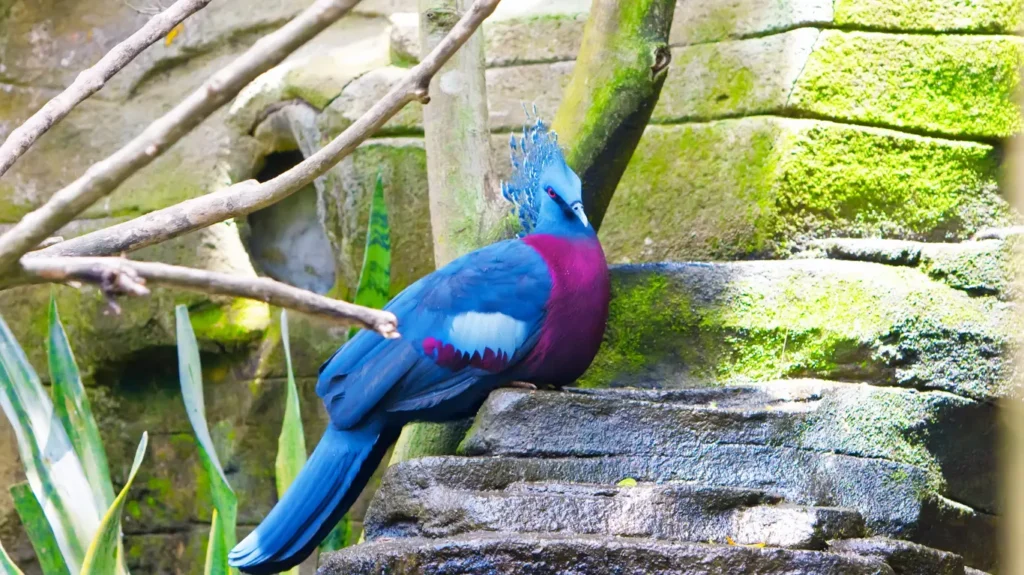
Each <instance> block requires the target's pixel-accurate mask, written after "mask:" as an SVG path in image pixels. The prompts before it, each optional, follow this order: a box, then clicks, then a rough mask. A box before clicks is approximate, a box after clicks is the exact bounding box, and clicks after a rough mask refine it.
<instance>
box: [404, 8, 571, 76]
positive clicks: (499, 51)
mask: <svg viewBox="0 0 1024 575" xmlns="http://www.w3.org/2000/svg"><path fill="white" fill-rule="evenodd" d="M589 9H590V4H589V3H587V2H580V1H579V0H571V1H564V0H563V1H560V2H545V3H537V2H523V1H520V2H509V3H507V4H499V5H498V9H497V10H495V12H494V14H493V15H492V16H491V17H490V18H488V19H487V21H486V22H484V24H483V31H484V58H485V62H486V65H487V66H488V67H497V66H514V65H521V64H537V63H545V62H564V61H569V60H575V59H576V54H577V53H578V52H579V49H580V42H581V40H582V38H583V26H584V24H586V19H587V12H588V10H589ZM390 20H391V25H392V28H391V54H392V61H393V63H395V64H399V65H401V64H412V63H416V62H419V60H420V41H419V17H418V14H416V13H415V12H410V13H405V12H403V13H398V14H392V15H391V17H390Z"/></svg>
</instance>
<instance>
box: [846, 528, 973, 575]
mask: <svg viewBox="0 0 1024 575" xmlns="http://www.w3.org/2000/svg"><path fill="white" fill-rule="evenodd" d="M829 550H831V551H835V552H838V553H852V554H855V555H862V556H870V557H878V558H879V559H882V560H884V561H885V562H886V563H888V564H889V566H890V567H892V568H893V571H895V572H896V573H897V575H963V574H964V560H963V558H962V557H960V556H958V555H954V554H952V553H946V552H945V551H939V550H938V549H931V548H929V547H925V546H923V545H917V544H915V543H910V542H907V541H898V540H894V539H885V538H884V537H871V538H868V539H846V540H841V541H832V542H830V543H829Z"/></svg>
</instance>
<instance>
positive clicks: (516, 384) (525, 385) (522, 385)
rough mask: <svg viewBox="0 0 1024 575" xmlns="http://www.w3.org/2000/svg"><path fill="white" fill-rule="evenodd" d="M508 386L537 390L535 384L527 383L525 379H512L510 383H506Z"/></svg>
mask: <svg viewBox="0 0 1024 575" xmlns="http://www.w3.org/2000/svg"><path fill="white" fill-rule="evenodd" d="M508 386H509V387H514V388H516V389H529V390H531V391H537V386H536V385H534V384H532V383H527V382H525V381H513V382H512V383H510V384H508Z"/></svg>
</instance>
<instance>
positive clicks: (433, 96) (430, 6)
mask: <svg viewBox="0 0 1024 575" xmlns="http://www.w3.org/2000/svg"><path fill="white" fill-rule="evenodd" d="M471 4H472V2H471V1H470V0H420V2H419V7H420V53H421V54H427V53H428V52H429V51H430V50H431V49H433V48H434V46H435V45H437V43H438V42H440V41H441V39H442V38H444V37H445V35H446V34H447V33H448V32H449V31H450V30H451V28H452V26H454V25H455V23H456V22H457V21H458V20H459V18H460V17H461V16H462V13H463V12H464V11H465V10H466V9H468V8H469V6H470V5H471ZM487 116H488V112H487V84H486V82H485V78H484V42H483V36H482V33H481V32H480V31H477V32H476V33H475V34H473V36H472V37H471V38H470V39H469V40H468V41H467V42H466V44H465V45H464V46H463V47H462V49H461V50H459V51H458V52H456V53H455V55H454V56H453V57H452V58H451V60H449V61H448V63H447V64H445V66H444V67H443V68H442V69H441V70H440V71H439V72H438V73H437V74H436V75H435V76H434V78H433V79H432V80H431V82H430V103H428V104H427V105H426V106H424V107H423V131H424V140H425V144H426V149H427V183H428V187H429V190H430V225H431V228H432V230H433V235H434V261H435V263H436V265H437V267H438V268H440V267H443V266H444V265H446V264H447V263H448V262H450V261H452V260H453V259H455V258H457V257H459V256H461V255H463V254H466V253H469V252H471V251H473V250H475V249H477V248H479V247H481V246H484V245H486V244H489V243H491V242H492V241H494V240H495V239H498V236H500V235H501V229H502V225H501V223H502V222H503V221H504V220H503V216H505V215H506V214H507V212H508V210H507V208H506V206H505V203H504V200H503V199H502V197H501V188H500V187H499V185H498V181H497V178H496V177H495V176H494V172H493V170H492V168H491V154H490V145H491V140H490V132H489V130H488V126H487ZM467 429H468V425H467V422H465V421H461V422H453V423H447V424H425V423H417V424H411V425H407V426H406V427H405V429H403V430H402V435H401V436H400V437H399V438H398V442H397V443H396V444H395V451H394V455H392V457H391V463H392V464H395V463H398V462H400V461H405V460H407V459H415V458H417V457H423V456H427V455H444V454H452V453H455V449H456V447H458V445H459V442H460V441H462V437H463V436H464V435H465V433H466V430H467Z"/></svg>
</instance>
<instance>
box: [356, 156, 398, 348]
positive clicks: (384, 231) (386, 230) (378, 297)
mask: <svg viewBox="0 0 1024 575" xmlns="http://www.w3.org/2000/svg"><path fill="white" fill-rule="evenodd" d="M390 295H391V229H390V227H389V226H388V205H387V203H386V202H385V201H384V179H383V178H382V177H381V175H380V173H379V172H378V173H377V183H376V185H375V186H374V188H373V199H372V201H371V202H370V222H369V225H368V226H367V230H366V249H365V250H364V251H363V268H362V270H360V272H359V287H358V288H356V298H355V303H357V304H359V305H362V306H366V307H372V308H376V309H381V308H383V307H384V306H385V305H387V303H388V299H389V298H390ZM357 331H359V328H352V329H351V330H349V337H352V336H353V335H355V333H356V332H357Z"/></svg>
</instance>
